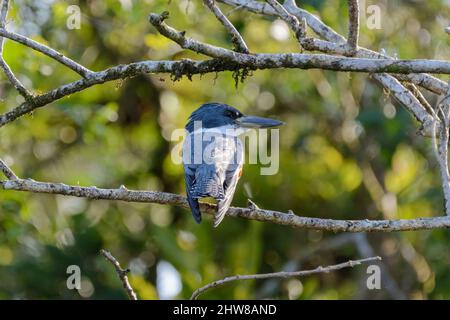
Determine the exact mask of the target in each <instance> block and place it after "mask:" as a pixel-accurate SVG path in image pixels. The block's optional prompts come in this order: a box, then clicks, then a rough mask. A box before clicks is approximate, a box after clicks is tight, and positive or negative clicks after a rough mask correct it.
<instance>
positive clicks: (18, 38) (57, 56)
mask: <svg viewBox="0 0 450 320" xmlns="http://www.w3.org/2000/svg"><path fill="white" fill-rule="evenodd" d="M0 36H1V37H5V38H8V39H10V40H12V41H15V42H18V43H20V44H23V45H24V46H27V47H29V48H32V49H34V50H36V51H38V52H40V53H43V54H45V55H46V56H49V57H50V58H52V59H54V60H56V61H58V62H59V63H61V64H63V65H65V66H66V67H68V68H70V69H72V70H73V71H75V72H77V73H78V74H79V75H81V76H82V77H83V78H87V77H89V76H90V75H91V74H92V73H93V71H91V70H89V69H87V68H86V67H84V66H82V65H81V64H79V63H78V62H75V61H73V60H72V59H70V58H68V57H66V56H64V55H63V54H62V53H60V52H58V51H56V50H55V49H53V48H50V47H48V46H46V45H44V44H41V43H39V42H36V41H34V40H32V39H30V38H27V37H25V36H22V35H20V34H17V33H14V32H10V31H8V30H6V29H5V28H0Z"/></svg>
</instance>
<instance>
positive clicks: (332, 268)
mask: <svg viewBox="0 0 450 320" xmlns="http://www.w3.org/2000/svg"><path fill="white" fill-rule="evenodd" d="M377 260H378V261H379V260H381V257H378V256H377V257H370V258H365V259H359V260H349V261H347V262H344V263H339V264H335V265H331V266H327V267H322V266H320V267H317V268H315V269H311V270H302V271H293V272H286V271H281V272H274V273H259V274H247V275H236V276H231V277H226V278H224V279H221V280H216V281H214V282H211V283H208V284H207V285H205V286H203V287H201V288H199V289H197V290H195V291H194V293H193V294H192V296H191V300H196V299H197V298H198V297H199V296H200V295H201V294H202V293H204V292H205V291H207V290H210V289H213V288H217V287H220V286H223V285H224V284H227V283H229V282H233V281H240V280H259V279H271V278H284V279H286V278H297V277H304V276H309V275H312V274H317V273H329V272H331V271H336V270H340V269H344V268H350V267H351V268H353V267H354V266H357V265H360V264H362V263H366V262H371V261H377Z"/></svg>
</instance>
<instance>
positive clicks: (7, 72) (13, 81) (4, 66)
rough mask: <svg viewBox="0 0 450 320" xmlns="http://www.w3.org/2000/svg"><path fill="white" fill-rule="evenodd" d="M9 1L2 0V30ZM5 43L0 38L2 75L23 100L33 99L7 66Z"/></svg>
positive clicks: (0, 22) (0, 14)
mask: <svg viewBox="0 0 450 320" xmlns="http://www.w3.org/2000/svg"><path fill="white" fill-rule="evenodd" d="M8 7H9V1H8V0H2V4H1V9H0V10H1V11H0V28H2V29H4V28H5V27H6V16H7V15H8ZM4 43H5V38H3V37H0V68H1V69H2V70H3V73H4V74H5V76H6V77H7V78H8V80H9V82H11V84H12V85H13V86H14V88H16V90H17V91H18V92H19V93H20V94H21V95H22V96H23V97H24V98H25V100H27V101H30V100H31V98H32V97H33V96H32V94H31V93H30V92H29V91H28V90H27V89H26V88H25V86H24V85H23V84H22V83H21V82H20V81H19V79H17V78H16V77H15V75H14V73H13V72H12V70H11V68H10V67H9V65H8V64H7V63H6V61H5V59H4V58H3V45H4Z"/></svg>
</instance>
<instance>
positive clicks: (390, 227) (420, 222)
mask: <svg viewBox="0 0 450 320" xmlns="http://www.w3.org/2000/svg"><path fill="white" fill-rule="evenodd" d="M0 188H3V189H5V190H16V191H26V192H33V193H47V194H60V195H65V196H74V197H81V198H88V199H104V200H119V201H127V202H143V203H158V204H164V205H173V206H178V207H182V208H186V209H187V208H189V206H188V203H187V200H186V198H185V197H184V196H181V195H178V194H173V193H167V192H160V191H138V190H128V189H127V188H125V187H120V188H117V189H101V188H97V187H94V186H93V187H80V186H71V185H66V184H63V183H49V182H39V181H34V180H31V179H17V180H7V181H0ZM201 210H202V212H203V213H208V214H214V213H215V212H216V206H215V205H214V204H208V203H201ZM227 216H230V217H240V218H244V219H248V220H257V221H264V222H271V223H275V224H279V225H285V226H290V227H293V228H302V229H312V230H322V231H332V232H393V231H411V230H428V229H442V228H448V227H450V216H443V217H442V216H441V217H433V218H416V219H400V220H367V219H365V220H334V219H322V218H313V217H301V216H297V215H295V214H294V213H293V212H292V211H289V212H287V213H285V212H280V211H273V210H265V209H257V208H238V207H231V208H230V209H229V210H228V212H227Z"/></svg>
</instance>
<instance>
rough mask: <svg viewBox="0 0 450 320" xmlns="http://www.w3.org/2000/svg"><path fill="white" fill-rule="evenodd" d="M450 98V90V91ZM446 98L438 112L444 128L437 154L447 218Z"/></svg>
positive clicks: (449, 118)
mask: <svg viewBox="0 0 450 320" xmlns="http://www.w3.org/2000/svg"><path fill="white" fill-rule="evenodd" d="M449 96H450V90H449ZM446 100H447V99H446V98H444V99H443V100H442V101H441V102H438V105H437V110H438V114H439V115H440V117H441V123H442V126H441V128H440V130H439V147H438V150H437V151H438V152H437V154H436V157H437V160H438V163H439V171H440V173H441V180H442V190H443V192H444V208H445V213H446V214H447V216H450V174H449V169H448V143H449V128H450V115H449V112H450V105H448V104H447V103H446V102H447V101H446Z"/></svg>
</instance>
